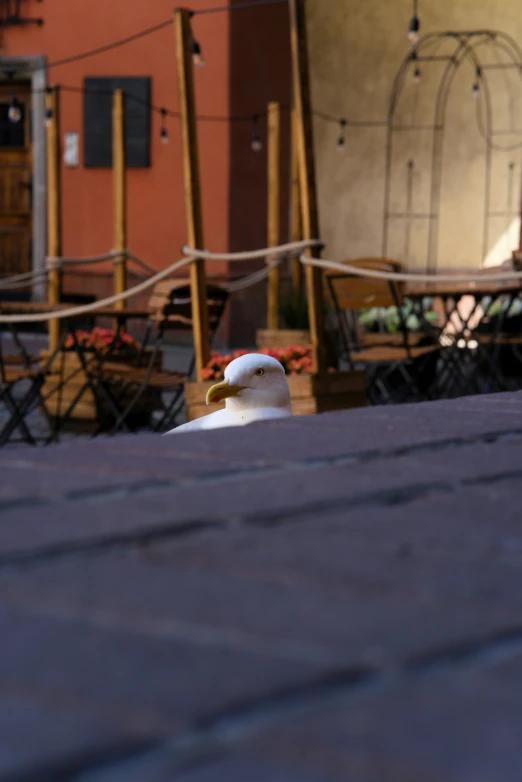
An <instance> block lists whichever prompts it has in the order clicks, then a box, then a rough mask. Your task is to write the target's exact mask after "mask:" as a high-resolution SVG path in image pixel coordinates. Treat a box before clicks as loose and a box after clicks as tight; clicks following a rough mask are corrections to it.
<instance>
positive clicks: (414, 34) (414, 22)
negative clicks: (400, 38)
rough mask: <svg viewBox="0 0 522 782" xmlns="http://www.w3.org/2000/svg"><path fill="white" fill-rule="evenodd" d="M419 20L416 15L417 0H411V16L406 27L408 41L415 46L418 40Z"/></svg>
mask: <svg viewBox="0 0 522 782" xmlns="http://www.w3.org/2000/svg"><path fill="white" fill-rule="evenodd" d="M419 31H420V21H419V17H418V16H417V0H413V16H412V17H411V19H410V26H409V28H408V41H409V42H410V43H411V45H412V46H417V44H418V42H419V37H420V36H419Z"/></svg>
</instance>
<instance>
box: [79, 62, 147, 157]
mask: <svg viewBox="0 0 522 782" xmlns="http://www.w3.org/2000/svg"><path fill="white" fill-rule="evenodd" d="M84 87H85V92H84V96H83V164H84V166H88V167H91V168H110V167H111V166H112V93H113V91H114V90H116V89H121V90H123V92H124V94H125V154H126V162H127V166H128V167H129V168H146V167H147V166H150V110H149V103H150V78H149V77H147V76H144V77H132V78H125V77H113V78H94V77H93V78H87V79H85V80H84Z"/></svg>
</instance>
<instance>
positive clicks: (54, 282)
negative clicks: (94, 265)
mask: <svg viewBox="0 0 522 782" xmlns="http://www.w3.org/2000/svg"><path fill="white" fill-rule="evenodd" d="M45 109H46V116H47V121H46V125H47V136H46V138H47V256H48V258H49V259H57V258H60V257H61V255H62V226H61V187H60V185H61V178H60V126H59V98H58V89H57V88H56V87H50V89H49V90H48V91H47V93H46V96H45ZM55 264H56V265H55V266H53V267H52V268H51V269H50V270H49V274H48V277H47V303H48V304H49V306H50V307H51V308H53V307H55V305H57V304H59V302H60V293H61V277H62V274H61V269H60V267H59V265H58V263H57V262H56V261H55ZM48 328H49V351H51V352H52V351H54V350H56V349H57V348H58V345H59V341H60V321H59V320H57V319H56V318H55V319H53V320H50V321H49V326H48Z"/></svg>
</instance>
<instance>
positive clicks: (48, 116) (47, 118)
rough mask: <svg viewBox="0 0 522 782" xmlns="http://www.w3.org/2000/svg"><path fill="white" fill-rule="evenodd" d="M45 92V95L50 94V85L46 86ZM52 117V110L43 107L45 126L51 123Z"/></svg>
mask: <svg viewBox="0 0 522 782" xmlns="http://www.w3.org/2000/svg"><path fill="white" fill-rule="evenodd" d="M45 92H46V94H47V95H52V92H53V90H52V87H46V88H45ZM52 118H53V110H52V109H51V108H46V109H45V125H46V127H49V126H50V124H51V120H52Z"/></svg>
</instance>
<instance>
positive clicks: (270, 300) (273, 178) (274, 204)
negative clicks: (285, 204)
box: [267, 103, 281, 329]
mask: <svg viewBox="0 0 522 782" xmlns="http://www.w3.org/2000/svg"><path fill="white" fill-rule="evenodd" d="M280 156H281V108H280V106H279V103H269V104H268V153H267V157H268V161H267V170H268V181H267V192H268V210H267V217H268V226H267V228H268V231H267V241H268V247H275V246H276V245H278V244H279V242H280V237H281V233H280V220H279V205H280V179H281V177H280ZM280 279H281V267H280V266H276V267H275V268H274V269H272V270H271V271H270V272H269V274H268V288H267V328H269V329H278V328H279V292H280Z"/></svg>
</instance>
